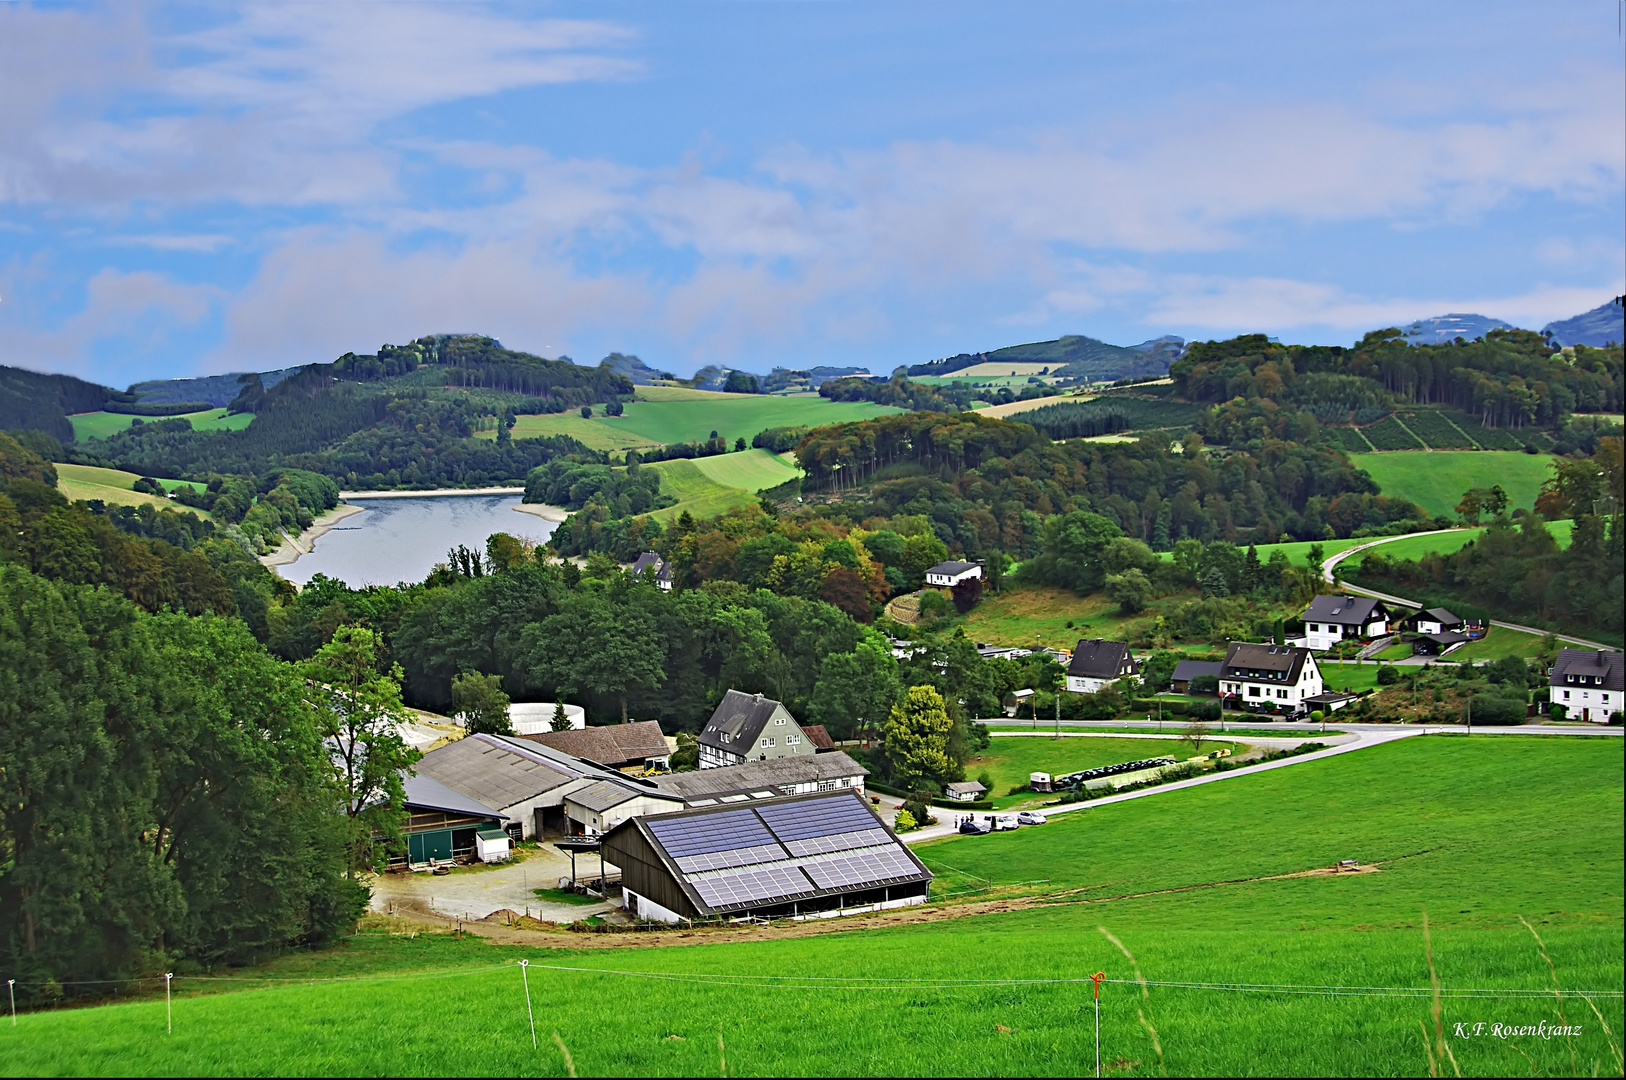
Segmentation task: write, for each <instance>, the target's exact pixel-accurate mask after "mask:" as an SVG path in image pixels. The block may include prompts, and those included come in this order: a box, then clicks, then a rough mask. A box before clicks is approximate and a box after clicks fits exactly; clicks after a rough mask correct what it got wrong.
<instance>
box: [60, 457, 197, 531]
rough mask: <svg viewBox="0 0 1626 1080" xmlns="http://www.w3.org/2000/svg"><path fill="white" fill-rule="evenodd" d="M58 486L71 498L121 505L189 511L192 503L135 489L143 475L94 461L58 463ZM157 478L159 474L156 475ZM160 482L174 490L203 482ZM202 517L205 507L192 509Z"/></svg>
mask: <svg viewBox="0 0 1626 1080" xmlns="http://www.w3.org/2000/svg"><path fill="white" fill-rule="evenodd" d="M56 476H57V488H58V490H60V491H61V492H62V494H63V495H64V496H66V497H67V498H69V499H71V500H78V499H84V500H86V501H89V500H91V499H100V500H101V501H102V502H104V503H113V504H114V505H120V506H141V505H144V504H151V505H153V506H157V507H161V508H168V509H171V510H181V511H185V510H188V509H191V508H190V507H184V506H181V505H180V504H178V503H173V502H170V501H169V500H168V499H161V498H159V497H158V496H156V495H148V494H146V493H145V492H140V491H132V490H130V485H131V484H134V483H135V482H136V481H137V480H138V479H140V477H138V476H137V475H136V474H135V473H132V472H123V471H121V470H119V469H101V468H97V467H96V466H94V465H72V464H69V463H68V462H62V461H59V462H57V463H56ZM155 479H156V478H155ZM158 483H159V485H160V486H161V487H162V488H163V489H164V490H165V491H174V490H175V489H176V488H178V487H192V488H201V487H202V486H203V485H202V484H199V483H195V482H193V481H189V480H159V481H158ZM192 512H193V513H195V514H197V515H198V516H199V517H208V516H209V515H208V514H207V513H205V512H204V511H202V510H192Z"/></svg>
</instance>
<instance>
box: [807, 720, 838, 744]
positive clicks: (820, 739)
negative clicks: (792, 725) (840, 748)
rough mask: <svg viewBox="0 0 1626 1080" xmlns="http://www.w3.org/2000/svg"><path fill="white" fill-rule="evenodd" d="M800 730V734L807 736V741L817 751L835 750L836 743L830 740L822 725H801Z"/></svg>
mask: <svg viewBox="0 0 1626 1080" xmlns="http://www.w3.org/2000/svg"><path fill="white" fill-rule="evenodd" d="M801 728H802V734H803V735H806V736H807V741H808V742H810V743H812V744H813V745H814V746H815V747H817V748H818V749H820V750H834V749H835V748H836V741H835V740H834V739H832V738H830V733H829V732H828V731H826V730H824V725H823V724H803V725H801Z"/></svg>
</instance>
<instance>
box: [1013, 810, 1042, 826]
mask: <svg viewBox="0 0 1626 1080" xmlns="http://www.w3.org/2000/svg"><path fill="white" fill-rule="evenodd" d="M1016 821H1017V823H1018V824H1020V825H1043V824H1044V823H1045V816H1044V815H1043V814H1041V813H1039V811H1037V810H1023V811H1022V812H1021V813H1020V814H1017V815H1016Z"/></svg>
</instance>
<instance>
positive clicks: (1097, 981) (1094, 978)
mask: <svg viewBox="0 0 1626 1080" xmlns="http://www.w3.org/2000/svg"><path fill="white" fill-rule="evenodd" d="M1106 977H1107V973H1106V972H1104V971H1097V972H1096V973H1095V974H1094V975H1091V976H1090V982H1091V983H1093V984H1094V985H1095V1075H1096V1076H1100V1075H1101V980H1102V979H1104V978H1106Z"/></svg>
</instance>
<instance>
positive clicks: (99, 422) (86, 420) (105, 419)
mask: <svg viewBox="0 0 1626 1080" xmlns="http://www.w3.org/2000/svg"><path fill="white" fill-rule="evenodd" d="M137 420H140V421H142V422H143V423H148V424H150V423H155V422H157V421H159V420H186V421H189V422H190V423H191V425H192V427H193V428H194V429H195V430H197V431H241V430H243V429H244V428H246V427H248V426H249V425H250V424H252V423H253V422H254V414H253V413H228V412H227V411H226V410H225V409H203V410H200V411H198V412H193V413H181V414H180V415H178V416H134V415H132V414H130V413H110V412H91V413H75V414H73V415H72V416H70V417H68V422H69V423H70V424H72V425H73V437H74V441H76V442H85V441H87V440H89V439H105V438H107V437H108V436H110V435H117V434H118V433H119V432H121V431H123V430H125V429H126V428H128V427H129V426H130V425H131V424H132V423H134V422H135V421H137Z"/></svg>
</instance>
